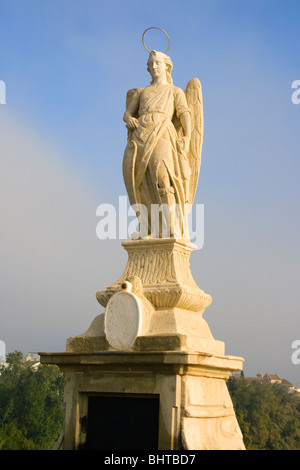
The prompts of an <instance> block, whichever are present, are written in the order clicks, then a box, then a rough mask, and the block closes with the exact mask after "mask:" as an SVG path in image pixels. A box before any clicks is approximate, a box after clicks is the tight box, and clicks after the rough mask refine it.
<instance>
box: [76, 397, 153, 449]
mask: <svg viewBox="0 0 300 470" xmlns="http://www.w3.org/2000/svg"><path fill="white" fill-rule="evenodd" d="M158 425H159V395H131V394H130V395H129V394H122V395H121V394H110V395H90V396H89V397H88V416H87V429H86V430H87V438H86V444H85V446H84V448H85V449H87V450H157V449H158Z"/></svg>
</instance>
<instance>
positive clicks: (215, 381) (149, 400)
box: [40, 239, 245, 451]
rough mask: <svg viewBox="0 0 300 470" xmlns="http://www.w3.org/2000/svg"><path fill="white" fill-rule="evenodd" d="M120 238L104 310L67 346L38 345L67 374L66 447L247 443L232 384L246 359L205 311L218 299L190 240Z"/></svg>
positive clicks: (101, 294) (103, 295)
mask: <svg viewBox="0 0 300 470" xmlns="http://www.w3.org/2000/svg"><path fill="white" fill-rule="evenodd" d="M123 246H124V248H125V249H126V250H127V252H128V262H127V266H126V268H125V271H124V273H123V275H122V276H121V277H120V278H119V280H118V281H117V282H115V283H114V284H113V285H112V286H110V287H108V288H107V289H105V290H101V291H98V292H97V294H96V297H97V299H98V301H99V303H100V304H101V305H102V306H103V307H105V312H104V313H101V314H100V315H97V316H96V317H95V319H94V320H93V322H92V323H91V325H90V327H89V328H88V330H87V331H86V332H85V333H83V334H81V335H78V336H73V337H70V338H68V340H67V345H66V352H64V353H40V356H41V362H42V363H43V364H56V365H57V366H58V367H59V368H60V369H61V370H62V371H63V372H64V373H65V403H66V418H65V430H64V444H63V449H65V450H68V449H70V450H74V449H98V450H99V449H105V450H115V451H118V450H133V449H134V450H139V449H142V450H179V449H183V450H185V449H186V450H229V449H230V450H234V449H236V450H242V449H244V448H245V447H244V444H243V438H242V435H241V431H240V428H239V425H238V423H237V420H236V417H235V413H234V409H233V405H232V401H231V398H230V395H229V393H228V390H227V385H226V380H227V379H228V378H229V377H230V375H231V374H232V373H233V372H237V371H240V370H242V365H243V359H242V358H239V357H233V356H225V348H224V343H223V342H222V341H216V340H215V339H214V337H213V335H212V333H211V331H210V328H209V326H208V324H207V322H206V321H205V320H204V318H203V313H204V311H205V309H206V308H207V307H208V306H209V305H210V303H211V300H212V299H211V296H210V295H208V294H206V293H205V292H204V291H203V290H201V289H199V288H198V286H197V285H196V283H195V281H194V279H193V277H192V274H191V271H190V266H189V257H190V253H191V251H192V250H193V249H194V247H193V245H191V244H190V243H187V242H185V241H182V240H174V239H162V240H159V239H157V240H156V239H154V240H151V239H147V240H136V241H128V242H124V243H123Z"/></svg>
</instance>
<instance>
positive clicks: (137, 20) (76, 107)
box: [0, 0, 300, 387]
mask: <svg viewBox="0 0 300 470" xmlns="http://www.w3.org/2000/svg"><path fill="white" fill-rule="evenodd" d="M0 12H1V14H0V44H1V60H0V80H3V81H5V84H6V104H5V105H0V145H1V163H0V165H1V168H0V183H1V184H0V200H1V213H2V215H1V219H2V224H1V226H2V230H1V234H0V237H1V246H0V256H1V271H0V278H1V286H2V291H3V292H2V293H1V317H0V339H1V340H3V341H5V344H6V349H7V351H11V350H14V349H21V350H23V352H24V353H27V352H28V351H37V350H39V351H41V350H44V351H45V350H46V351H52V350H64V348H65V339H66V338H67V337H68V336H72V335H75V334H79V333H82V332H83V331H84V330H85V329H86V328H87V327H88V326H89V324H90V322H91V321H92V319H93V318H94V317H95V316H96V315H97V314H98V313H100V312H101V307H100V306H99V305H98V304H97V302H96V300H95V292H96V291H97V290H98V289H102V288H105V287H106V286H108V285H110V284H111V283H112V282H114V281H115V280H116V279H117V278H118V277H119V275H120V274H121V273H122V272H123V269H124V267H125V263H126V254H125V253H123V251H124V250H123V248H122V247H121V246H120V241H119V240H116V241H110V240H107V241H100V240H98V239H97V237H96V235H95V233H96V231H95V229H96V224H97V218H96V208H97V206H98V205H99V204H101V203H104V202H105V203H114V204H116V203H117V201H118V197H119V196H120V195H125V194H126V192H125V187H124V184H123V179H122V171H121V166H122V156H123V151H124V147H125V144H126V129H125V126H124V123H123V121H122V116H123V113H124V107H125V96H126V92H127V90H128V89H130V88H134V87H140V86H145V85H147V84H149V74H148V72H147V71H146V61H147V52H146V51H145V49H144V48H143V46H142V42H141V36H142V33H143V31H144V30H145V29H146V28H148V27H150V26H158V27H161V28H163V29H165V30H166V31H167V32H168V34H169V36H170V39H171V48H170V50H169V55H170V56H171V58H172V61H173V66H174V69H173V74H172V75H173V80H174V83H175V85H177V86H180V87H181V88H185V86H186V84H187V82H188V81H189V80H190V79H191V78H193V77H198V78H199V79H200V81H201V83H202V87H203V98H204V122H205V133H204V146H203V154H202V166H201V173H200V179H199V185H198V190H197V195H196V201H195V203H200V204H204V207H205V242H204V247H203V248H202V249H201V250H198V251H196V252H194V253H193V254H192V256H191V269H192V273H193V275H194V278H195V280H196V281H197V283H198V285H199V286H200V287H201V288H202V289H203V290H205V291H206V292H208V293H209V294H211V295H212V298H213V303H212V305H211V306H210V307H209V309H207V311H206V312H205V319H206V320H207V322H208V324H209V326H210V328H211V330H212V333H213V335H214V336H215V338H216V339H219V340H223V341H225V345H226V352H227V353H228V354H232V355H237V356H242V357H244V358H245V374H246V375H255V374H256V373H257V372H258V371H262V372H269V373H278V374H279V375H282V376H284V377H285V378H287V379H289V380H291V381H293V382H294V383H295V384H296V385H298V387H300V365H298V366H295V365H293V364H292V363H291V355H292V349H291V344H292V342H293V341H294V340H296V339H300V320H299V318H300V316H299V314H300V309H299V294H298V292H299V287H298V285H299V280H300V279H299V277H300V276H299V251H300V250H299V248H300V247H299V244H300V242H299V240H300V236H299V235H300V224H299V208H298V205H299V196H300V194H299V193H300V190H299V187H300V185H299V174H300V173H299V170H300V168H299V166H300V165H299V149H300V145H299V144H300V137H299V135H300V133H299V124H300V105H294V104H293V103H292V101H291V95H292V89H291V84H292V82H293V81H294V80H300V62H299V46H300V33H299V14H300V4H299V1H298V0H286V1H283V0H260V1H258V0H252V1H251V2H243V1H241V0H197V1H196V0H195V1H194V0H192V1H191V0H185V1H184V2H183V1H179V0H172V1H169V0H165V1H156V0H154V1H152V2H144V1H131V0H129V1H126V2H123V1H116V0H111V1H110V2H104V1H101V0H85V1H83V0H81V1H79V0H51V1H50V0H44V1H43V2H41V1H38V0H0ZM146 40H147V41H148V42H149V43H151V45H150V44H149V46H150V48H153V49H158V50H160V49H164V48H165V46H166V41H165V38H164V36H163V35H160V34H159V33H157V32H149V34H148V36H147V37H146Z"/></svg>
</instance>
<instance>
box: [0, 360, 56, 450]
mask: <svg viewBox="0 0 300 470" xmlns="http://www.w3.org/2000/svg"><path fill="white" fill-rule="evenodd" d="M7 362H8V367H4V366H2V367H1V369H0V450H1V449H2V450H4V449H5V450H18V449H19V450H25V449H28V450H30V449H36V450H43V449H44V450H47V449H51V448H52V446H53V444H54V443H55V441H56V439H57V438H58V436H59V434H60V432H61V429H62V424H63V418H64V411H63V407H62V405H63V375H62V373H61V372H60V371H59V369H58V368H57V367H56V366H49V365H39V367H38V368H37V369H34V368H33V367H32V365H31V364H30V363H29V362H26V361H24V360H23V355H22V353H20V352H19V351H15V352H14V353H11V354H8V355H7Z"/></svg>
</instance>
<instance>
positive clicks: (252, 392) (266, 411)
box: [228, 376, 300, 450]
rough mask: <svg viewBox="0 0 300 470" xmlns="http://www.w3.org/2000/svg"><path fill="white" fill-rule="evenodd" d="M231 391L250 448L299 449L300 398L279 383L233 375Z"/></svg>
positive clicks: (229, 381)
mask: <svg viewBox="0 0 300 470" xmlns="http://www.w3.org/2000/svg"><path fill="white" fill-rule="evenodd" d="M228 390H229V393H230V395H231V398H232V402H233V406H234V408H235V412H236V417H237V420H238V422H239V425H240V428H241V431H242V433H243V437H244V442H245V446H246V448H247V449H248V450H300V398H299V396H298V395H297V394H296V393H292V392H290V391H289V390H288V389H287V387H284V386H283V385H280V384H268V383H266V382H265V381H264V380H259V379H254V380H253V379H252V380H249V379H243V378H242V377H236V376H233V377H231V378H230V379H229V380H228Z"/></svg>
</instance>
